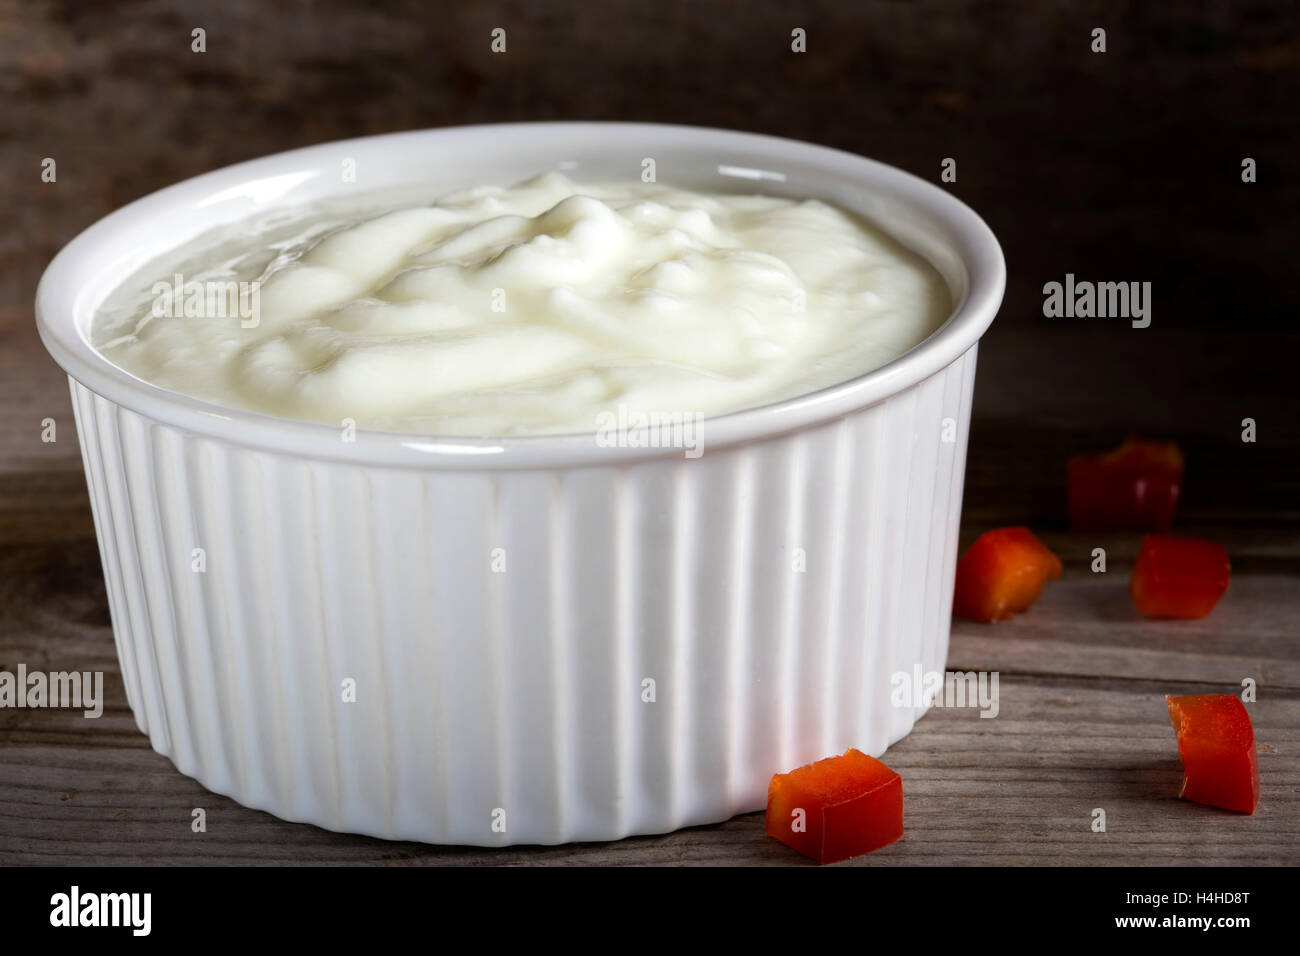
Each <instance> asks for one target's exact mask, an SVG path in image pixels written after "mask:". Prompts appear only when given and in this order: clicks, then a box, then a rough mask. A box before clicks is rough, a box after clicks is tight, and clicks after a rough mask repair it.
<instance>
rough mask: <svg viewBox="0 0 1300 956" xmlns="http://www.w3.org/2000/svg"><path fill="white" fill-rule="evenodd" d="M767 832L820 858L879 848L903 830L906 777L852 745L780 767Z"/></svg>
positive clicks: (831, 860) (770, 789)
mask: <svg viewBox="0 0 1300 956" xmlns="http://www.w3.org/2000/svg"><path fill="white" fill-rule="evenodd" d="M767 835H768V836H770V837H774V838H776V839H777V840H780V841H781V842H782V843H784V844H786V846H790V847H793V848H794V849H796V850H798V851H799V852H800V853H802V854H803V855H804V856H810V857H812V858H813V859H814V860H816V861H817V862H818V863H835V862H837V861H839V860H847V859H848V858H849V857H851V856H859V855H860V854H863V853H870V852H871V851H872V850H879V849H880V848H881V847H882V846H888V845H889V844H891V843H893V842H894V841H895V840H897V839H898V838H899V837H901V836H902V835H903V780H902V778H901V777H899V775H898V774H896V773H895V772H894V771H892V770H890V769H889V768H888V767H886V766H885V765H884V764H883V763H881V762H880V761H879V760H876V759H875V758H874V757H868V756H867V755H866V754H864V753H862V751H860V750H854V749H852V748H849V749H848V750H846V751H844V753H843V754H842V755H840V756H838V757H827V758H826V759H825V760H818V761H817V762H816V763H811V764H807V765H806V766H803V767H799V768H798V769H796V770H791V771H790V772H789V773H778V774H776V775H775V776H773V777H772V782H771V783H770V784H768V787H767Z"/></svg>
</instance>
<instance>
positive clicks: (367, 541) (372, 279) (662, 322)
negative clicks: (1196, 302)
mask: <svg viewBox="0 0 1300 956" xmlns="http://www.w3.org/2000/svg"><path fill="white" fill-rule="evenodd" d="M645 158H654V159H655V161H656V167H657V172H658V176H659V178H660V179H661V180H662V181H663V183H662V184H646V183H641V182H640V181H639V179H640V170H641V169H642V168H644V167H643V160H644V159H645ZM342 167H349V168H353V169H355V170H356V171H357V177H356V178H357V180H358V181H357V182H356V183H352V182H345V181H343V180H342V179H341V177H340V174H339V170H340V168H342ZM539 173H540V175H539ZM669 184H671V185H669ZM416 194H418V196H416ZM381 195H383V196H386V197H388V198H386V199H384V200H383V202H377V197H379V196H381ZM413 197H414V198H413ZM254 223H256V224H257V225H256V227H254V226H253V225H251V224H254ZM176 275H180V277H181V282H180V283H179V286H180V289H181V294H180V295H179V296H178V295H176V294H173V295H171V296H170V298H171V308H172V309H173V310H174V309H175V307H176V300H177V299H178V298H183V297H184V287H185V285H186V283H188V282H190V281H191V280H193V281H196V282H198V283H199V286H200V287H202V285H203V283H205V282H210V283H214V284H219V285H220V284H224V283H225V282H234V284H235V285H236V287H237V288H238V283H239V282H240V281H243V282H246V283H254V282H255V283H257V285H256V286H255V288H256V289H257V290H258V291H257V296H258V302H257V309H256V314H253V313H252V312H248V314H245V311H244V310H241V311H239V312H238V313H237V314H234V315H227V316H226V317H225V318H221V317H219V316H217V317H214V316H211V315H208V316H193V317H186V316H184V314H183V310H182V314H181V315H179V316H178V315H175V314H171V315H169V314H167V310H166V309H165V308H164V309H161V310H160V311H161V313H162V314H157V315H155V314H154V302H155V300H156V299H157V298H158V296H160V295H161V294H162V293H161V292H159V291H157V290H156V289H155V287H154V285H153V283H156V282H163V283H167V282H169V281H171V282H172V285H173V289H175V288H176V286H177V283H175V281H174V278H175V276H176ZM1003 281H1004V267H1003V262H1002V257H1001V253H1000V251H999V249H998V246H997V243H996V241H995V240H994V238H993V236H992V235H991V233H990V232H989V231H988V229H987V227H986V226H984V224H983V223H982V222H981V221H980V220H979V219H978V217H976V216H975V215H974V214H973V213H972V212H971V211H970V210H969V209H967V208H966V207H965V206H963V205H962V204H960V203H959V202H957V201H956V200H955V199H953V198H952V197H950V196H948V195H947V194H946V193H944V192H943V191H941V190H939V189H937V188H935V187H933V186H930V185H928V184H926V183H923V182H921V181H920V180H917V179H915V178H914V177H911V176H908V175H907V174H905V173H902V172H900V171H898V170H895V169H891V168H889V167H886V166H882V165H880V164H877V163H873V162H871V161H870V160H866V159H863V158H861V157H856V156H852V155H849V154H846V153H841V152H837V151H834V150H828V149H824V148H821V147H816V146H811V145H808V144H803V143H795V142H791V141H787V140H780V139H773V138H770V137H764V136H754V135H749V134H744V133H735V132H729V131H722V130H708V129H696V128H689V127H675V126H656V125H648V124H602V123H560V124H553V123H543V124H510V125H504V126H483V127H466V128H458V129H447V130H431V131H420V132H414V133H404V134H396V135H391V136H382V137H373V138H368V139H361V140H351V141H346V142H341V143H331V144H326V145H323V146H317V147H312V148H309V149H305V150H298V151H295V152H291V153H285V154H281V155H278V156H272V157H268V158H266V159H262V160H256V161H254V162H251V163H245V164H241V165H239V166H234V167H231V168H229V169H225V170H220V171H218V172H215V173H211V174H208V175H206V176H201V177H198V178H196V179H193V180H190V181H187V182H185V183H182V184H180V185H178V186H174V187H171V188H170V189H166V190H163V191H161V192H159V193H156V194H154V195H152V196H149V197H146V198H145V199H143V200H140V201H139V202H137V203H134V204H132V205H131V206H128V207H126V208H125V209H123V210H121V211H119V212H117V213H114V214H113V215H111V216H109V217H108V218H106V219H105V220H103V221H102V222H100V223H98V224H97V225H95V226H93V227H91V228H90V229H89V230H87V231H86V232H85V233H83V234H82V235H81V236H80V237H78V238H77V239H76V240H74V241H73V242H72V243H71V244H70V245H69V246H68V247H67V248H66V249H65V250H64V251H63V252H62V253H60V255H59V256H58V257H57V258H56V259H55V261H54V262H53V263H52V264H51V266H50V268H49V270H48V271H47V273H46V275H45V277H44V279H43V280H42V283H41V287H40V289H39V291H38V294H37V320H38V325H39V327H40V331H41V335H42V338H43V340H44V341H45V343H46V345H47V347H48V348H49V350H50V352H51V354H52V355H53V356H54V358H55V359H56V361H58V362H59V363H60V365H62V366H63V367H64V368H65V369H66V371H67V372H68V375H69V380H70V386H71V389H72V396H73V404H74V409H75V411H76V415H77V424H78V435H79V438H80V440H81V444H82V450H83V457H84V462H85V466H86V473H87V482H88V485H89V487H90V493H91V501H92V509H93V511H94V516H95V523H96V530H97V535H98V540H99V544H100V549H101V557H102V559H103V564H104V572H105V580H106V584H107V592H108V595H109V604H110V611H111V615H112V620H113V633H114V638H115V640H116V642H117V646H118V653H119V659H120V661H121V665H122V673H123V680H124V684H125V687H126V691H127V697H128V702H129V703H130V706H131V708H132V711H133V713H134V714H135V717H136V721H137V723H138V725H139V727H140V729H141V730H142V731H143V732H144V733H146V734H147V735H148V736H149V737H150V740H151V742H152V744H153V746H154V748H155V749H156V750H158V751H159V752H160V753H162V754H165V755H166V756H168V757H169V758H170V759H171V760H172V761H173V762H174V763H175V764H176V766H177V767H178V768H179V769H180V770H181V771H182V772H184V773H187V774H189V775H191V776H194V777H195V778H197V779H198V780H199V781H200V782H202V783H203V784H204V785H205V786H207V787H209V788H211V789H213V790H215V791H218V792H220V793H224V794H227V795H230V796H232V797H233V798H235V799H236V800H239V801H240V802H242V803H244V804H246V805H249V806H253V807H257V808H261V809H265V810H268V811H270V812H272V813H275V814H277V815H279V816H281V817H284V818H286V819H290V820H300V821H305V822H310V823H314V824H317V825H320V826H323V827H327V828H330V829H336V830H345V831H352V832H359V833H367V834H372V835H375V836H381V837H388V838H397V839H416V840H424V841H429V842H435V843H467V844H478V845H505V844H515V843H558V842H564V841H568V840H599V839H616V838H618V837H622V836H626V835H629V834H634V833H656V832H664V831H667V830H671V829H674V828H677V827H681V826H687V825H692V824H701V823H708V822H714V821H718V820H722V819H726V818H727V817H729V816H731V815H733V814H735V813H739V812H744V811H748V810H756V809H760V808H761V807H762V806H763V805H764V801H765V796H766V789H767V782H768V780H769V778H770V776H771V774H772V773H773V772H775V771H778V770H784V769H787V768H789V767H792V766H797V765H800V764H803V763H807V762H809V761H811V760H814V759H817V758H819V757H822V756H826V755H828V754H832V753H839V752H843V750H844V749H846V748H847V747H849V746H853V747H857V748H858V749H861V750H863V751H865V752H868V753H872V754H877V755H878V754H880V753H882V752H883V751H884V750H885V748H886V747H887V746H889V744H890V743H892V742H893V741H895V740H897V739H899V738H900V737H901V736H903V735H904V734H906V733H907V732H908V730H910V729H911V727H912V725H913V723H914V721H915V720H916V719H917V718H918V717H919V716H920V714H921V713H922V710H923V708H921V707H911V706H908V707H895V706H893V705H892V703H891V694H890V690H891V678H892V676H893V675H894V674H896V673H898V672H905V673H908V674H911V673H912V672H913V670H914V669H915V668H916V667H920V668H921V669H922V670H923V671H933V670H942V669H943V665H944V658H945V656H946V649H947V640H948V631H949V623H950V614H949V612H950V607H951V598H952V583H953V572H954V567H955V562H956V544H957V522H958V517H959V513H960V504H961V487H962V473H963V469H964V462H965V448H966V438H965V436H966V429H967V425H968V423H969V415H970V398H971V388H972V384H973V380H974V365H975V349H976V343H977V341H978V339H979V337H980V335H981V334H982V333H983V331H984V330H985V329H986V328H987V326H988V324H989V322H991V321H992V318H993V316H994V313H995V312H996V309H997V307H998V304H999V302H1000V299H1001V295H1002V287H1003ZM498 293H501V295H500V296H498ZM800 299H802V301H799V300H800ZM501 300H503V308H501V309H500V310H498V311H494V305H496V304H497V302H498V301H501ZM665 406H668V407H669V410H677V411H681V410H683V409H685V410H687V411H693V412H697V413H699V414H700V415H701V417H702V418H703V424H704V426H705V436H706V442H705V450H704V452H703V454H698V455H694V456H692V455H690V454H683V453H682V449H681V448H680V447H674V446H673V445H672V444H671V443H669V444H664V443H656V442H652V441H644V440H636V437H635V436H636V434H637V432H638V431H639V430H640V427H639V425H636V426H635V427H633V428H632V429H631V431H629V432H628V434H626V435H625V436H622V437H623V438H625V439H626V440H620V441H608V440H602V435H601V431H600V427H599V420H598V419H599V418H600V416H608V415H609V414H610V413H611V411H613V410H615V409H627V410H629V416H630V419H631V420H632V421H633V422H634V425H635V423H636V422H642V421H643V420H644V414H645V413H648V412H651V411H662V410H664V408H665ZM593 419H597V421H595V422H593ZM349 423H350V424H349Z"/></svg>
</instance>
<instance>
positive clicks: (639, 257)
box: [92, 172, 951, 435]
mask: <svg viewBox="0 0 1300 956" xmlns="http://www.w3.org/2000/svg"><path fill="white" fill-rule="evenodd" d="M352 206H353V208H351V209H348V210H340V209H337V208H335V209H312V208H310V207H309V208H308V209H307V210H305V211H301V210H300V211H298V212H297V213H296V214H294V215H292V216H290V217H288V221H287V222H285V221H284V217H280V218H278V219H274V220H272V222H271V223H270V224H267V223H265V222H263V221H256V220H255V221H252V222H244V223H238V224H235V225H233V226H227V227H225V228H223V229H221V230H218V231H217V235H209V236H206V237H201V238H200V239H199V240H196V241H194V242H191V243H189V244H188V245H187V246H186V247H184V248H182V249H180V250H176V251H175V252H173V253H172V254H171V255H170V257H168V259H169V261H165V262H154V263H151V264H150V265H149V266H147V267H146V268H145V269H143V270H142V271H141V272H140V273H139V274H138V276H137V277H136V279H135V280H134V281H128V282H126V283H124V284H123V286H122V288H121V289H120V290H119V291H118V293H117V294H116V295H115V296H114V297H113V298H114V299H115V300H116V301H114V302H111V303H109V304H107V305H106V307H104V308H101V310H100V315H99V316H98V318H97V320H96V322H95V324H94V326H93V328H92V337H93V339H94V342H95V344H96V345H97V347H98V348H99V349H100V351H101V352H102V353H103V354H104V355H105V357H106V358H108V359H109V360H110V361H112V362H114V363H115V364H117V365H119V366H120V367H122V368H123V369H126V370H127V371H129V372H131V373H133V374H135V375H137V376H138V377H140V378H142V379H144V380H145V381H148V382H152V383H154V384H156V385H160V386H162V387H164V388H168V389H172V390H174V391H179V392H184V393H186V394H188V395H192V396H196V397H199V398H203V399H206V400H208V401H211V402H214V403H216V404H219V405H223V406H228V407H232V408H241V409H246V410H249V411H257V412H263V413H265V414H268V415H277V416H282V417H287V418H296V419H305V420H308V421H317V422H326V423H331V424H336V423H339V422H340V421H343V420H349V419H350V420H352V421H354V422H356V424H357V425H358V426H359V427H362V428H374V429H381V430H386V431H404V432H415V433H422V434H435V435H515V434H537V433H556V432H582V431H591V430H594V429H595V428H596V427H597V422H598V419H599V416H600V415H601V414H602V413H605V414H609V413H611V411H612V410H613V409H615V408H617V407H618V406H623V407H624V408H625V409H628V410H630V413H631V414H633V415H644V416H647V417H648V416H650V415H654V414H663V413H666V412H671V411H678V412H685V413H688V414H692V415H698V416H716V415H720V414H725V413H727V412H733V411H739V410H741V409H744V408H752V407H755V406H759V405H766V404H770V403H772V402H776V401H780V400H782V399H786V398H792V397H795V396H798V395H803V394H806V393H808V392H812V391H816V390H817V389H819V388H822V387H825V386H828V385H834V384H838V383H839V382H843V381H846V380H848V379H850V378H854V377H856V376H858V375H861V374H863V373H865V372H868V371H870V370H872V369H874V368H878V367H879V366H881V365H884V364H886V363H887V362H889V361H891V360H893V359H895V358H897V357H898V356H899V355H901V354H903V353H904V352H906V351H907V350H909V349H911V348H912V347H913V346H915V345H917V344H918V343H920V342H921V341H922V340H924V339H925V337H926V336H928V335H929V334H930V333H932V332H933V331H934V330H935V329H937V328H938V327H939V326H940V325H941V324H942V322H943V320H944V319H946V318H947V317H948V315H949V313H950V311H951V304H950V302H949V299H948V290H947V287H946V286H945V285H944V283H943V280H942V278H941V277H940V276H939V273H938V272H937V271H936V270H935V269H934V268H933V267H932V266H930V265H929V264H928V263H927V262H926V261H925V260H924V259H923V258H922V257H920V256H918V255H916V254H915V253H911V252H909V251H908V250H906V249H905V248H903V247H902V246H900V245H899V244H898V243H897V242H895V241H893V240H892V239H890V238H889V237H888V236H886V235H885V234H884V233H881V232H880V231H879V230H877V229H874V228H873V227H871V226H869V225H868V224H866V223H865V222H862V221H860V220H857V219H855V218H854V217H852V216H850V215H849V214H847V213H845V212H843V211H841V210H839V209H837V208H835V207H833V206H830V205H827V204H826V203H824V202H821V201H819V200H816V199H808V200H802V201H797V200H791V199H785V198H780V197H772V196H763V195H744V194H719V193H714V194H708V193H700V192H694V191H690V190H684V189H680V188H674V187H671V186H666V185H658V184H647V183H642V182H640V181H633V182H631V183H619V184H613V185H610V184H600V185H592V184H586V185H579V184H576V183H574V182H572V181H570V180H569V179H568V178H566V177H565V176H564V175H563V174H561V173H557V172H549V173H545V174H542V175H538V176H536V177H533V178H531V179H529V180H527V181H525V182H521V183H518V184H516V185H513V186H507V187H500V186H478V187H474V188H469V189H464V190H460V191H457V192H455V193H452V194H450V195H446V196H443V197H440V198H439V199H437V200H436V201H434V202H431V203H430V202H418V203H411V202H408V203H400V202H395V200H394V199H393V198H391V197H389V198H388V199H387V200H386V201H385V200H382V199H380V198H377V197H376V198H374V199H371V200H369V201H368V202H367V201H366V200H365V199H364V198H361V199H358V200H356V201H355V202H354V203H353V204H352ZM187 275H188V276H195V277H201V279H200V278H190V279H186V276H187ZM173 277H174V278H173ZM187 288H188V289H189V290H190V292H189V296H187V295H186V289H187ZM214 290H215V291H216V292H217V293H218V295H217V296H216V297H215V298H214V297H213V296H212V295H210V294H209V293H211V292H213V291H214ZM234 290H238V294H239V305H240V306H241V307H240V308H231V307H230V306H231V305H232V304H233V301H234V296H233V294H232V293H233V292H234ZM190 297H196V298H197V301H196V302H190V301H188V298H190ZM210 303H215V304H216V305H217V306H225V307H224V308H217V309H210V308H209V304H210ZM211 312H216V313H217V314H209V313H211ZM625 414H628V412H625Z"/></svg>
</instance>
